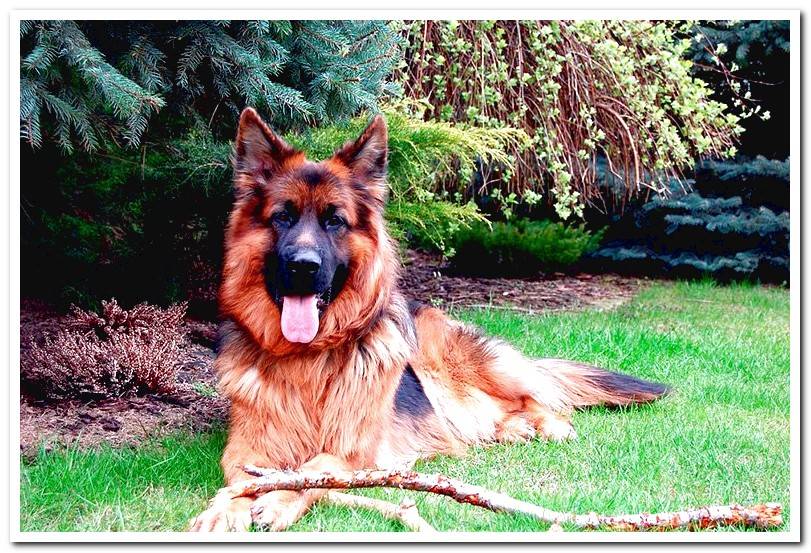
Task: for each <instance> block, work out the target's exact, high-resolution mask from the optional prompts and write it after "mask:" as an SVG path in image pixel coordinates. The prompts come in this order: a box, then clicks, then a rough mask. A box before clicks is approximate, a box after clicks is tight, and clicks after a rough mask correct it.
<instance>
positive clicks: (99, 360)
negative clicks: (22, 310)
mask: <svg viewBox="0 0 811 553" xmlns="http://www.w3.org/2000/svg"><path fill="white" fill-rule="evenodd" d="M185 313H186V305H185V304H176V305H173V306H171V307H169V308H167V309H162V308H159V307H156V306H153V305H148V304H139V305H136V306H135V307H133V308H132V309H129V310H127V309H123V308H122V307H121V306H119V305H118V302H116V300H115V299H112V300H110V301H104V302H102V310H101V313H94V312H92V311H84V310H82V309H79V308H78V307H75V306H74V307H73V308H72V309H71V312H70V314H69V316H68V317H67V319H66V321H65V329H64V330H61V331H59V332H57V333H56V334H55V335H49V336H46V337H45V339H44V341H43V342H42V343H37V342H35V341H33V340H31V341H30V342H29V347H28V348H27V351H25V352H24V353H23V355H22V358H21V369H22V379H23V384H24V389H27V390H28V391H29V392H30V393H32V394H34V395H36V396H38V397H42V398H46V399H64V398H81V399H91V398H107V397H119V396H123V395H127V394H132V393H146V392H155V393H170V392H172V391H174V390H175V387H176V378H177V365H178V362H179V361H180V357H181V346H182V345H183V344H184V343H185V340H186V336H185V331H184V330H183V327H182V326H181V325H182V321H183V317H184V316H185Z"/></svg>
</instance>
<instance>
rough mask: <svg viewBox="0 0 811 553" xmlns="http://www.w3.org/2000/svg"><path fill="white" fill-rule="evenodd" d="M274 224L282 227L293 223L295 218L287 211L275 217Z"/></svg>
mask: <svg viewBox="0 0 811 553" xmlns="http://www.w3.org/2000/svg"><path fill="white" fill-rule="evenodd" d="M273 222H274V223H279V224H282V225H289V224H290V223H292V222H293V216H292V215H291V214H290V212H289V211H287V210H286V209H285V210H282V211H280V212H278V213H277V214H275V215H274V216H273Z"/></svg>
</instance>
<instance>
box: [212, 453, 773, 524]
mask: <svg viewBox="0 0 811 553" xmlns="http://www.w3.org/2000/svg"><path fill="white" fill-rule="evenodd" d="M244 470H245V472H247V473H248V474H250V475H252V476H256V477H257V478H254V479H252V480H246V481H243V482H239V483H237V484H234V485H233V486H230V487H229V488H225V489H224V490H223V493H224V494H226V495H229V496H230V497H242V496H251V495H260V494H263V493H267V492H270V491H275V490H303V489H312V488H320V489H349V488H378V487H388V488H399V489H406V490H414V491H422V492H430V493H435V494H439V495H445V496H448V497H450V498H452V499H454V500H455V501H457V502H459V503H467V504H469V505H475V506H477V507H483V508H485V509H489V510H491V511H494V512H499V513H521V514H524V515H528V516H531V517H533V518H535V519H536V520H538V521H540V522H545V523H549V524H553V525H554V524H558V525H562V524H571V525H574V526H576V527H577V528H583V529H597V528H601V529H606V530H621V531H641V530H674V529H689V530H697V529H705V528H715V527H719V526H743V527H750V528H757V529H767V528H775V527H778V526H780V525H782V524H783V518H782V507H781V505H780V504H778V503H766V504H759V505H752V506H748V507H744V506H741V505H713V506H709V507H700V508H696V509H687V510H683V511H673V512H666V513H654V514H648V513H637V514H623V515H599V514H597V513H588V514H575V513H563V512H558V511H553V510H551V509H546V508H544V507H541V506H539V505H535V504H533V503H529V502H527V501H522V500H520V499H515V498H513V497H510V496H508V495H506V494H503V493H500V492H495V491H492V490H488V489H486V488H482V487H480V486H474V485H471V484H466V483H464V482H460V481H458V480H453V479H451V478H447V477H446V476H442V475H437V474H422V473H419V472H414V471H397V470H391V471H390V470H358V471H336V472H331V473H330V472H309V471H306V472H295V471H280V470H269V469H263V468H259V467H255V466H253V465H246V466H245V467H244Z"/></svg>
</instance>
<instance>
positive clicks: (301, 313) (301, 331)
mask: <svg viewBox="0 0 811 553" xmlns="http://www.w3.org/2000/svg"><path fill="white" fill-rule="evenodd" d="M317 303H318V298H317V296H315V295H312V296H284V301H283V303H282V334H284V337H285V338H287V340H288V341H290V342H301V343H304V344H306V343H308V342H312V341H313V338H315V335H316V333H317V332H318V306H317Z"/></svg>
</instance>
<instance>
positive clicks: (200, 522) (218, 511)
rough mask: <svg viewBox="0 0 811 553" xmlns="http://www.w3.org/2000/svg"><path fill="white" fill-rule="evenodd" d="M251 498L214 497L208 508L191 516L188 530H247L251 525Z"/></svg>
mask: <svg viewBox="0 0 811 553" xmlns="http://www.w3.org/2000/svg"><path fill="white" fill-rule="evenodd" d="M251 501H252V500H251V499H250V498H246V497H238V498H236V499H224V498H217V497H215V498H214V499H213V500H212V501H211V504H210V505H209V507H208V509H206V510H205V511H203V512H202V513H200V514H199V515H197V516H196V517H195V518H193V519H192V520H191V522H190V524H189V532H247V531H248V530H249V529H250V527H251V510H250V506H251Z"/></svg>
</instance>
